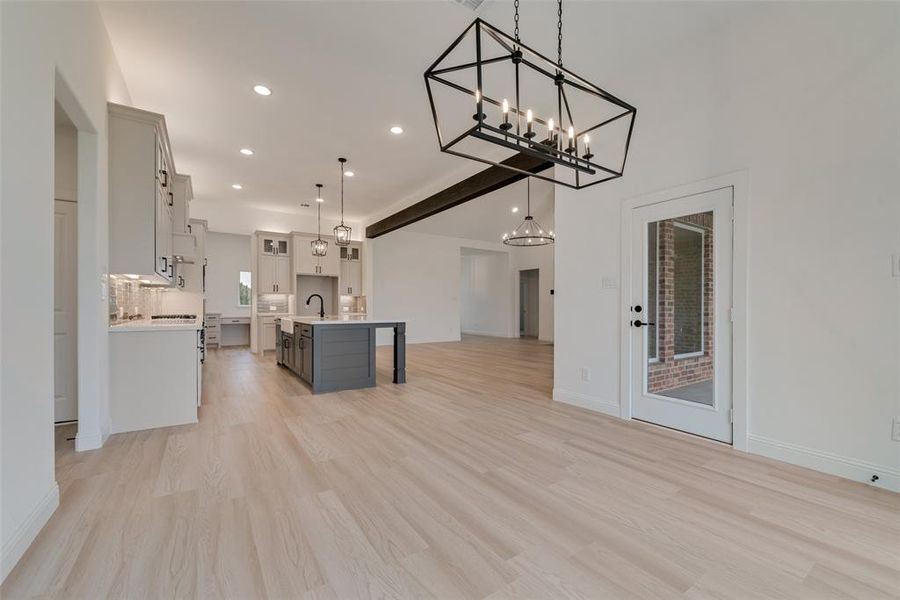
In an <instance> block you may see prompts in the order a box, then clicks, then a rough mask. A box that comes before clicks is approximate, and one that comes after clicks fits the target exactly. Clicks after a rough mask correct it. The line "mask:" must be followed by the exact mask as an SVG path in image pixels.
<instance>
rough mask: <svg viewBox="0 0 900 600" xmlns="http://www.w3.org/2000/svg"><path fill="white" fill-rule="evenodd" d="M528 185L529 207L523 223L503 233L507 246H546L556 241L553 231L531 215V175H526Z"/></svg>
mask: <svg viewBox="0 0 900 600" xmlns="http://www.w3.org/2000/svg"><path fill="white" fill-rule="evenodd" d="M525 181H526V182H527V185H528V192H527V197H528V200H527V202H528V209H527V212H526V213H525V220H524V221H522V224H521V225H519V226H518V227H516V228H515V229H513V231H512V233H504V234H503V243H504V244H506V245H507V246H526V247H528V246H546V245H548V244H552V243H553V242H555V241H556V238H554V237H553V232H552V231H546V230H545V229H544V228H543V227H541V224H540V223H538V222H537V221H535V220H534V217H532V216H531V177H526V178H525Z"/></svg>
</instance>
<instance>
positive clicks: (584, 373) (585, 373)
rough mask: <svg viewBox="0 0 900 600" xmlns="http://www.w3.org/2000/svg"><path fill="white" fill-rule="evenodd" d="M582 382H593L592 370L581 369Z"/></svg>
mask: <svg viewBox="0 0 900 600" xmlns="http://www.w3.org/2000/svg"><path fill="white" fill-rule="evenodd" d="M581 380H582V381H590V380H591V370H590V369H588V368H587V367H581Z"/></svg>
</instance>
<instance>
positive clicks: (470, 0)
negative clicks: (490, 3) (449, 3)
mask: <svg viewBox="0 0 900 600" xmlns="http://www.w3.org/2000/svg"><path fill="white" fill-rule="evenodd" d="M453 1H454V2H456V3H457V4H462V5H463V6H465V7H466V8H468V9H471V10H478V9H479V8H481V5H482V4H483V3H484V0H453Z"/></svg>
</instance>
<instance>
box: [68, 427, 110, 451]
mask: <svg viewBox="0 0 900 600" xmlns="http://www.w3.org/2000/svg"><path fill="white" fill-rule="evenodd" d="M106 437H109V436H104V435H103V434H102V433H99V432H98V433H82V432H81V431H79V432H78V433H76V434H75V452H84V451H85V450H96V449H97V448H102V447H103V444H104V442H106Z"/></svg>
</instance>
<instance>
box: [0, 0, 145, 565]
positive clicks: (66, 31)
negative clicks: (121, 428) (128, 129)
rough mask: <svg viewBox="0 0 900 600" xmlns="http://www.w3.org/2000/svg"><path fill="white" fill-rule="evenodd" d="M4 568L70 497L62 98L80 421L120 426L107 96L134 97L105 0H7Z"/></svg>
mask: <svg viewBox="0 0 900 600" xmlns="http://www.w3.org/2000/svg"><path fill="white" fill-rule="evenodd" d="M0 15H2V16H0V23H2V34H0V44H2V50H0V56H2V68H0V78H2V79H0V130H2V145H0V148H2V149H0V169H2V177H0V179H2V182H0V193H2V203H0V240H2V245H0V289H2V290H4V291H6V290H11V289H16V288H19V287H21V286H22V285H23V284H27V286H28V290H29V293H28V294H8V293H4V294H3V303H2V307H0V310H2V316H0V323H2V332H0V333H2V334H0V371H2V373H3V379H2V389H0V413H2V414H0V436H2V440H0V456H2V458H0V461H2V463H0V464H2V468H0V472H2V474H0V488H2V490H0V504H2V508H0V541H2V556H0V561H2V562H0V575H2V576H3V577H5V576H6V574H7V573H8V572H9V570H10V569H11V568H12V566H13V565H14V564H15V562H16V561H17V560H18V558H19V557H20V556H21V554H22V552H24V550H25V548H27V546H28V544H30V542H31V540H32V539H33V538H34V536H35V535H36V534H37V532H38V531H39V530H40V528H41V526H42V525H43V524H44V522H46V520H47V519H48V518H49V516H50V514H51V512H52V510H54V508H55V506H56V504H57V501H58V491H57V486H56V482H55V477H54V438H53V363H52V361H51V360H48V357H52V356H53V318H52V316H53V306H52V297H53V294H52V288H53V277H52V273H53V256H52V249H53V248H52V247H53V245H52V244H48V243H35V240H52V239H53V229H52V223H53V218H52V211H53V193H54V168H53V155H54V150H53V137H54V96H58V97H60V102H61V104H62V105H63V107H64V108H65V109H66V112H67V114H68V115H69V117H70V118H71V119H72V121H73V122H74V123H75V125H76V127H77V128H78V129H79V136H78V155H79V161H78V162H79V164H78V190H77V193H78V200H79V202H78V251H79V265H78V267H79V273H78V280H79V284H78V287H79V291H78V305H79V321H78V331H79V340H78V346H79V350H78V352H79V392H78V397H79V415H78V417H79V431H78V436H79V437H78V440H77V442H76V443H77V444H78V445H79V447H81V448H85V447H90V446H96V445H99V444H100V443H101V441H102V439H103V437H104V436H105V435H107V434H108V431H109V385H108V383H109V379H108V365H109V350H108V341H107V332H106V326H107V323H106V301H105V299H103V298H101V293H100V282H101V281H102V278H103V277H104V276H105V274H106V271H107V269H106V265H107V256H108V241H107V212H108V211H107V199H106V182H107V171H106V102H107V100H112V101H115V102H124V103H128V102H129V96H128V91H127V89H126V87H125V83H124V80H123V78H122V75H121V72H120V70H119V67H118V65H117V63H116V60H115V56H114V54H113V51H112V48H111V46H110V43H109V39H108V37H107V34H106V29H105V27H104V25H103V22H102V20H101V18H100V14H99V12H98V10H97V6H96V5H94V4H90V3H68V2H60V3H55V2H2V3H0Z"/></svg>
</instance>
